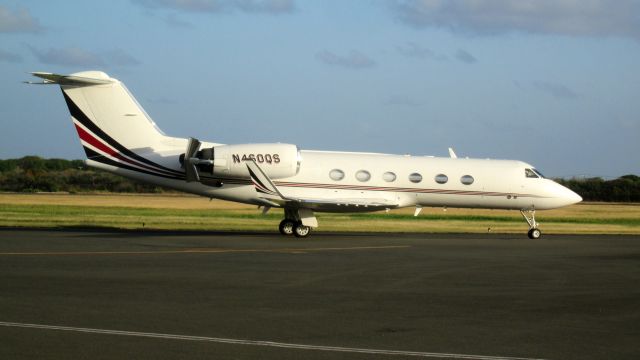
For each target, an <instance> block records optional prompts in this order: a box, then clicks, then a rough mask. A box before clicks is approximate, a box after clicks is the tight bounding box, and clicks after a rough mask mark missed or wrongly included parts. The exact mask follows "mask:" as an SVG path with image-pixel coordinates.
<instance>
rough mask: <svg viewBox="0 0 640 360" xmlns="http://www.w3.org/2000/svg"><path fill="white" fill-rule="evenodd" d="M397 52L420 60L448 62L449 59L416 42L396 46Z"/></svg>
mask: <svg viewBox="0 0 640 360" xmlns="http://www.w3.org/2000/svg"><path fill="white" fill-rule="evenodd" d="M396 50H397V51H398V52H399V53H400V54H401V55H404V56H406V57H411V58H418V59H431V60H437V61H445V60H448V57H447V56H446V55H443V54H439V53H437V52H435V51H433V50H431V49H429V48H426V47H423V46H421V45H419V44H416V43H414V42H408V43H406V44H404V45H398V46H396Z"/></svg>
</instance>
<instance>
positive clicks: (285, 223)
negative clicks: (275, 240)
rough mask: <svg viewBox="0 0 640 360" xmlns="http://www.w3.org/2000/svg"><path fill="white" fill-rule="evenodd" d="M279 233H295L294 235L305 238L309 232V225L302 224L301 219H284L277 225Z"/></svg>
mask: <svg viewBox="0 0 640 360" xmlns="http://www.w3.org/2000/svg"><path fill="white" fill-rule="evenodd" d="M278 229H279V230H280V234H282V235H295V237H299V238H305V237H307V236H309V234H311V227H310V226H305V225H302V222H301V221H297V220H291V219H284V220H282V221H281V222H280V226H278Z"/></svg>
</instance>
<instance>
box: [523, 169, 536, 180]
mask: <svg viewBox="0 0 640 360" xmlns="http://www.w3.org/2000/svg"><path fill="white" fill-rule="evenodd" d="M524 176H526V177H528V178H533V179H536V178H539V176H538V174H536V172H535V171H533V169H524Z"/></svg>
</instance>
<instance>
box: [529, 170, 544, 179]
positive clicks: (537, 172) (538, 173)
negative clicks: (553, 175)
mask: <svg viewBox="0 0 640 360" xmlns="http://www.w3.org/2000/svg"><path fill="white" fill-rule="evenodd" d="M531 170H533V172H534V173H536V174H537V175H538V176H540V177H541V178H543V179H544V175H542V173H541V172H540V170H538V169H531Z"/></svg>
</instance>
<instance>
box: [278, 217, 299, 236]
mask: <svg viewBox="0 0 640 360" xmlns="http://www.w3.org/2000/svg"><path fill="white" fill-rule="evenodd" d="M295 226H296V223H295V221H293V220H289V219H284V220H282V221H280V225H279V226H278V229H279V230H280V234H282V235H293V228H294V227H295Z"/></svg>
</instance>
